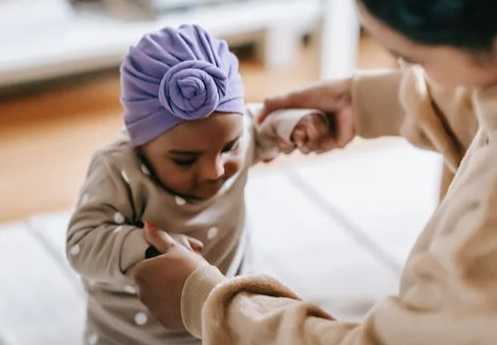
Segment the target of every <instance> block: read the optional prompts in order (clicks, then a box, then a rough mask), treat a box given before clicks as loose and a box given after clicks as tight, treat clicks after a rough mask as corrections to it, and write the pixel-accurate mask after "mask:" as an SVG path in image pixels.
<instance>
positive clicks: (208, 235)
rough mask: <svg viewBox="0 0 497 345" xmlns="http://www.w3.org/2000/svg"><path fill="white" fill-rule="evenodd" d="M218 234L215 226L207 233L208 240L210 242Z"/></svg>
mask: <svg viewBox="0 0 497 345" xmlns="http://www.w3.org/2000/svg"><path fill="white" fill-rule="evenodd" d="M218 233H219V229H218V228H216V227H215V226H213V227H212V228H210V229H209V231H207V239H209V240H212V239H214V238H215V237H216V236H217V234H218Z"/></svg>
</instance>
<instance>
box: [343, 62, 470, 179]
mask: <svg viewBox="0 0 497 345" xmlns="http://www.w3.org/2000/svg"><path fill="white" fill-rule="evenodd" d="M352 88H353V91H352V102H353V108H354V113H355V116H356V129H357V130H356V132H357V134H358V135H359V136H361V137H364V138H377V137H380V136H403V137H404V138H406V139H407V140H408V141H409V142H410V143H411V144H413V145H415V146H417V147H419V148H423V149H428V150H432V151H436V152H438V153H441V154H442V155H443V156H444V159H445V163H446V164H447V166H448V167H449V168H450V169H451V171H452V172H455V170H456V169H457V167H458V166H459V163H460V162H461V159H462V157H463V156H464V154H465V153H466V150H467V148H468V147H469V144H470V143H471V141H472V140H473V138H474V136H475V134H476V131H477V124H476V116H475V109H474V106H473V104H472V100H471V94H472V90H471V89H466V88H457V89H453V90H443V89H441V88H440V87H438V86H436V85H435V84H434V83H432V82H430V81H429V80H428V79H427V78H426V76H425V75H424V72H423V70H422V69H421V68H419V67H409V68H406V69H405V70H404V71H402V72H400V71H379V72H377V71H375V72H362V73H358V74H357V75H356V77H355V78H354V82H353V87H352Z"/></svg>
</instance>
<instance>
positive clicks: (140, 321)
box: [135, 313, 148, 326]
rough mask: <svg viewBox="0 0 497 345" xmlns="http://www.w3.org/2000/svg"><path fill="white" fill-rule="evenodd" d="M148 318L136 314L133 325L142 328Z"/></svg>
mask: <svg viewBox="0 0 497 345" xmlns="http://www.w3.org/2000/svg"><path fill="white" fill-rule="evenodd" d="M147 321H148V317H147V315H146V314H145V313H138V314H136V315H135V323H136V324H137V325H138V326H143V325H145V324H146V323H147Z"/></svg>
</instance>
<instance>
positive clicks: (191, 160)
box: [172, 157, 197, 167]
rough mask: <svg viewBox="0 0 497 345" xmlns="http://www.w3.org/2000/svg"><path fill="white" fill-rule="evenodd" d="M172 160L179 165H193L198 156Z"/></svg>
mask: <svg viewBox="0 0 497 345" xmlns="http://www.w3.org/2000/svg"><path fill="white" fill-rule="evenodd" d="M172 161H173V162H174V163H175V164H176V165H179V166H182V167H186V166H190V165H193V164H194V163H195V162H196V161H197V157H194V158H188V159H177V158H174V159H173V160H172Z"/></svg>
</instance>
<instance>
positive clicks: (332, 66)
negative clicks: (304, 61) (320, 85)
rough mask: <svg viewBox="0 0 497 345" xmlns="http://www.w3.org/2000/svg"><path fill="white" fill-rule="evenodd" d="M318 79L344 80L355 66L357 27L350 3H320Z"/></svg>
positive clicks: (338, 0) (341, 0)
mask: <svg viewBox="0 0 497 345" xmlns="http://www.w3.org/2000/svg"><path fill="white" fill-rule="evenodd" d="M322 7H323V13H324V15H323V17H322V18H323V19H322V24H321V25H322V28H321V35H322V36H321V48H320V52H321V61H320V62H321V79H324V80H326V79H341V78H345V77H348V76H350V75H351V74H352V72H353V71H354V68H355V66H356V56H357V48H358V46H359V37H360V30H359V29H360V25H359V21H358V18H357V15H356V11H355V8H354V0H322Z"/></svg>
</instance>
